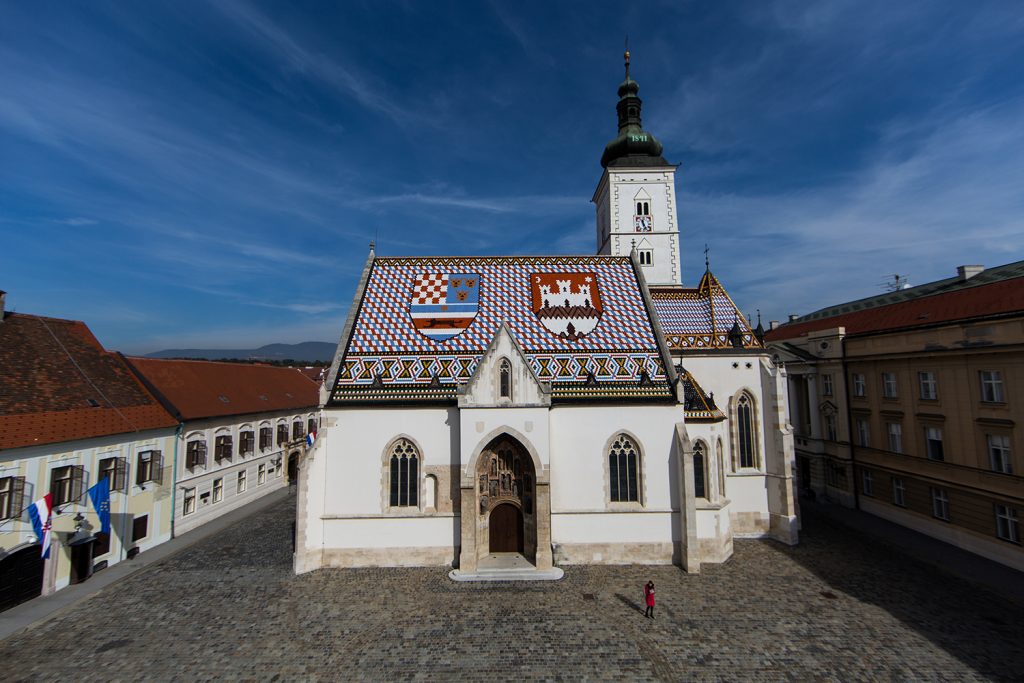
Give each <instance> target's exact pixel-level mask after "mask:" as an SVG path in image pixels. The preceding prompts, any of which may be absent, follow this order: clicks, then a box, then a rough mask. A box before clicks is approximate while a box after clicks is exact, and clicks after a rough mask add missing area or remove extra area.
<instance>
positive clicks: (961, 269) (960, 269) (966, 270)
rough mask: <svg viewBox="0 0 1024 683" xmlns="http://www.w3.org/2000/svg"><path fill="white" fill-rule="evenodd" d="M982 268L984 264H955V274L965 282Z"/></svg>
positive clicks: (983, 268)
mask: <svg viewBox="0 0 1024 683" xmlns="http://www.w3.org/2000/svg"><path fill="white" fill-rule="evenodd" d="M984 270H985V266H957V267H956V274H957V276H958V277H959V278H960V282H966V281H967V280H970V279H971V278H972V277H974V276H975V275H978V274H979V273H981V272H983V271H984Z"/></svg>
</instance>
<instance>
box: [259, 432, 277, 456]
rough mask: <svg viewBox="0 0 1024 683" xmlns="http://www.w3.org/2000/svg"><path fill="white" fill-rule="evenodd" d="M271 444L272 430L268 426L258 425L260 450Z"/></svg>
mask: <svg viewBox="0 0 1024 683" xmlns="http://www.w3.org/2000/svg"><path fill="white" fill-rule="evenodd" d="M273 445H274V435H273V430H271V429H270V427H260V450H263V449H265V448H270V447H271V446H273Z"/></svg>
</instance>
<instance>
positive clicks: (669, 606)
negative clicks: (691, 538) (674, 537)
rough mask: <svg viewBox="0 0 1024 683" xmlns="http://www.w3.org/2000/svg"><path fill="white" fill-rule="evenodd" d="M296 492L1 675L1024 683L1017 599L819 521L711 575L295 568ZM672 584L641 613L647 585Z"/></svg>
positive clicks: (191, 551) (80, 613)
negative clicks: (481, 577)
mask: <svg viewBox="0 0 1024 683" xmlns="http://www.w3.org/2000/svg"><path fill="white" fill-rule="evenodd" d="M293 505H294V499H293V498H288V499H286V500H284V501H282V502H281V503H280V504H277V505H274V506H271V507H270V508H268V509H266V510H264V511H262V512H259V513H257V514H255V515H254V516H253V517H251V518H250V519H248V520H247V521H245V522H242V523H240V524H237V525H235V526H234V527H232V528H230V529H229V530H228V531H226V532H225V533H223V534H221V535H219V536H217V537H213V538H209V539H206V540H204V541H200V542H199V543H197V544H196V545H194V546H191V547H190V548H188V549H186V550H184V551H182V552H180V553H178V554H177V555H174V556H172V557H170V558H168V559H167V560H166V561H164V562H162V563H159V564H156V565H153V567H151V568H149V569H147V570H145V571H143V572H141V573H139V574H135V575H133V576H132V577H130V578H128V579H126V580H125V581H123V582H121V583H119V584H116V585H114V586H111V587H109V588H107V589H106V590H104V591H102V592H100V593H99V594H97V595H96V596H94V597H92V598H90V599H88V600H85V601H84V602H82V603H79V604H78V605H76V606H74V607H71V608H69V609H68V610H67V611H65V612H63V613H62V614H60V615H58V616H57V617H56V618H54V619H51V620H50V621H48V622H46V623H45V624H43V625H41V626H39V627H36V628H34V629H31V630H29V631H27V632H24V633H21V634H19V635H16V636H14V637H12V638H10V639H8V640H6V641H3V642H0V663H2V664H0V675H2V677H3V678H4V679H5V680H8V681H14V680H44V679H50V680H54V679H64V680H104V681H107V680H182V681H185V680H188V681H193V680H199V681H214V680H223V679H230V680H235V679H243V680H320V681H347V680H357V679H370V680H417V681H441V680H453V679H458V680H479V679H498V680H580V679H587V680H647V681H669V680H688V681H689V680H696V681H703V680H709V681H710V680H727V681H731V680H765V681H768V680H772V681H773V680H800V681H804V680H842V681H847V680H879V679H887V680H919V679H925V680H949V681H962V680H984V679H1004V680H1010V679H1016V680H1020V676H1021V672H1022V671H1024V654H1022V653H1024V648H1022V644H1024V619H1022V618H1021V616H1020V610H1019V608H1017V607H1015V606H1013V605H1012V604H1008V603H1006V602H1005V601H1002V600H1000V599H999V598H997V597H996V596H994V595H991V594H989V593H985V592H983V591H980V590H979V589H976V588H974V587H973V586H972V585H970V584H968V583H966V582H963V581H960V580H958V579H954V578H951V577H947V576H945V575H943V574H942V573H941V572H938V571H936V570H934V569H932V568H930V567H927V566H925V565H923V564H919V563H917V562H915V561H913V560H910V559H907V558H906V557H904V556H902V555H900V554H898V553H897V552H895V551H891V550H886V549H884V548H882V547H881V546H877V545H875V544H873V543H872V542H871V541H869V540H866V539H863V538H860V537H850V536H849V535H848V534H846V532H844V531H843V530H842V528H840V527H833V526H830V525H829V524H827V523H825V522H823V521H818V520H814V519H810V520H807V521H806V522H805V526H804V534H803V539H802V543H801V544H800V545H799V546H797V547H795V548H787V547H785V546H783V545H781V544H778V543H775V542H771V541H756V540H747V541H737V543H736V553H735V556H734V557H733V558H732V559H731V560H730V561H729V562H727V563H726V564H724V565H712V566H707V567H706V568H705V570H704V571H703V573H701V574H700V575H698V576H690V575H686V574H684V573H682V572H681V571H680V570H679V569H678V568H675V567H639V566H635V567H568V568H566V576H565V578H564V579H563V580H562V581H559V582H552V583H547V582H545V583H526V584H522V583H520V584H457V583H453V582H451V581H449V580H448V578H447V577H446V575H445V571H444V570H442V569H440V568H437V569H368V570H348V571H344V570H327V571H320V572H314V573H312V574H306V575H304V576H299V577H296V576H293V575H292V573H291V565H290V561H291V558H290V538H291V521H292V518H293V515H292V506H293ZM647 579H651V580H653V581H654V582H655V583H656V585H657V588H658V607H657V615H656V616H657V618H656V619H655V620H654V621H651V620H647V619H644V618H643V614H642V607H641V606H640V603H641V587H642V585H643V583H644V582H645V581H646V580H647Z"/></svg>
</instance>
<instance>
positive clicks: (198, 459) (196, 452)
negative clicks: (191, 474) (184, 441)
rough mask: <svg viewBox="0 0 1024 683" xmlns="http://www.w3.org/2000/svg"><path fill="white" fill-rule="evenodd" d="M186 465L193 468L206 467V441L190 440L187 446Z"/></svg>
mask: <svg viewBox="0 0 1024 683" xmlns="http://www.w3.org/2000/svg"><path fill="white" fill-rule="evenodd" d="M185 467H187V468H188V469H190V470H192V469H195V468H197V467H206V442H205V441H189V442H188V446H186V448H185Z"/></svg>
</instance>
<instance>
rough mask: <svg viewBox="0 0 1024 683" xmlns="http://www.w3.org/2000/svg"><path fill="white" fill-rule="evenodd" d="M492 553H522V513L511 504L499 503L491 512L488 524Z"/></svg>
mask: <svg viewBox="0 0 1024 683" xmlns="http://www.w3.org/2000/svg"><path fill="white" fill-rule="evenodd" d="M488 527H489V529H488V531H489V540H490V543H489V546H490V551H491V552H492V553H521V552H523V513H522V511H521V510H520V509H519V508H518V507H517V506H515V505H513V504H512V503H501V504H500V505H498V506H497V507H495V508H494V509H493V510H491V518H490V520H489V522H488Z"/></svg>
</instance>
